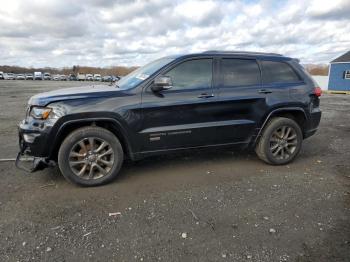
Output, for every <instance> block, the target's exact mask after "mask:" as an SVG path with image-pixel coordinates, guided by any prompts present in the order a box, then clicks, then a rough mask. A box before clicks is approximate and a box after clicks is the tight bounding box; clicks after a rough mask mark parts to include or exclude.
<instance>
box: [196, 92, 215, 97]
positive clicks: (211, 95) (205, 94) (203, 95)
mask: <svg viewBox="0 0 350 262" xmlns="http://www.w3.org/2000/svg"><path fill="white" fill-rule="evenodd" d="M210 97H214V95H213V94H207V93H203V94H200V95H199V96H198V98H210Z"/></svg>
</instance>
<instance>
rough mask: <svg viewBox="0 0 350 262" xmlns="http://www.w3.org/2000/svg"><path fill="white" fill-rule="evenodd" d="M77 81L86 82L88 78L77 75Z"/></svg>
mask: <svg viewBox="0 0 350 262" xmlns="http://www.w3.org/2000/svg"><path fill="white" fill-rule="evenodd" d="M77 80H78V81H85V80H86V76H85V75H84V74H79V73H78V75H77Z"/></svg>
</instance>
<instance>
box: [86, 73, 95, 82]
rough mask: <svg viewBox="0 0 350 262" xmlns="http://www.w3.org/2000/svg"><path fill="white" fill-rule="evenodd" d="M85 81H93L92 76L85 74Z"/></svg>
mask: <svg viewBox="0 0 350 262" xmlns="http://www.w3.org/2000/svg"><path fill="white" fill-rule="evenodd" d="M85 80H86V81H94V76H93V75H92V74H86V79H85Z"/></svg>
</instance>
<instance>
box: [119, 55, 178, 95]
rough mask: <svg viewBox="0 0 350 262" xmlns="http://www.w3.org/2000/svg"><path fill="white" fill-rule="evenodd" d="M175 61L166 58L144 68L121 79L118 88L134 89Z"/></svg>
mask: <svg viewBox="0 0 350 262" xmlns="http://www.w3.org/2000/svg"><path fill="white" fill-rule="evenodd" d="M174 59H175V58H172V57H164V58H160V59H158V60H155V61H153V62H151V63H149V64H147V65H145V66H142V67H140V68H138V69H136V70H135V71H132V72H131V73H130V74H128V75H126V76H124V77H123V78H122V79H120V80H119V81H118V82H117V86H119V88H120V89H130V88H133V87H135V86H137V85H138V84H140V83H141V82H142V81H144V80H146V79H147V78H149V77H150V76H151V75H152V74H154V73H155V72H156V71H158V70H159V69H161V68H162V67H163V66H165V65H166V64H168V63H170V62H171V61H173V60H174Z"/></svg>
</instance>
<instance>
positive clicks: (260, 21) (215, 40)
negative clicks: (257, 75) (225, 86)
mask: <svg viewBox="0 0 350 262" xmlns="http://www.w3.org/2000/svg"><path fill="white" fill-rule="evenodd" d="M0 6H1V9H0V64H2V65H4V64H8V65H22V66H54V67H63V66H72V65H75V64H79V65H89V66H112V65H127V66H131V65H142V64H144V63H146V62H149V61H150V60H152V59H155V58H158V57H161V56H165V55H170V54H178V53H189V52H200V51H204V50H247V51H267V52H278V53H282V54H285V55H288V56H292V57H297V58H300V59H301V61H302V62H303V63H327V62H328V61H329V60H331V59H333V58H335V57H337V56H338V55H340V54H342V53H344V52H345V51H347V50H349V49H350V0H331V1H330V0H310V1H305V0H303V1H300V0H292V1H279V0H275V1H273V0H262V1H257V0H245V1H235V0H232V1H228V0H221V1H210V0H208V1H192V0H189V1H187V0H180V1H177V0H136V1H132V0H81V1H80V0H75V1H68V0H30V1H29V0H0Z"/></svg>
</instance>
